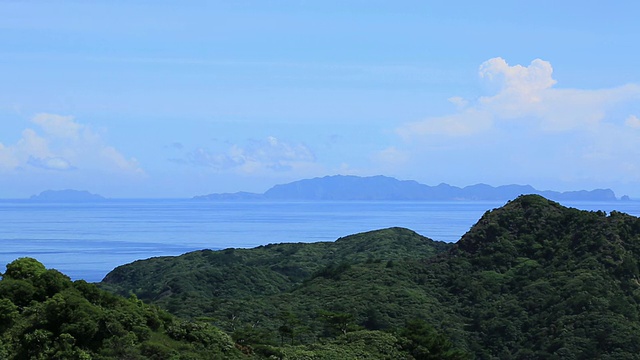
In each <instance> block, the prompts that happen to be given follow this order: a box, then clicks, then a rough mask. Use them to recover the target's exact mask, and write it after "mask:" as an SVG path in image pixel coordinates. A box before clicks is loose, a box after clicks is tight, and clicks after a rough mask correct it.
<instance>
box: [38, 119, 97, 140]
mask: <svg viewBox="0 0 640 360" xmlns="http://www.w3.org/2000/svg"><path fill="white" fill-rule="evenodd" d="M31 121H32V122H33V123H35V124H38V125H40V127H41V128H42V130H43V131H44V132H45V134H48V135H51V136H53V137H55V138H70V139H77V138H78V137H79V136H80V130H82V129H83V128H84V126H83V125H81V124H78V123H76V122H75V121H74V119H73V116H61V115H55V114H37V115H36V116H34V117H33V119H31Z"/></svg>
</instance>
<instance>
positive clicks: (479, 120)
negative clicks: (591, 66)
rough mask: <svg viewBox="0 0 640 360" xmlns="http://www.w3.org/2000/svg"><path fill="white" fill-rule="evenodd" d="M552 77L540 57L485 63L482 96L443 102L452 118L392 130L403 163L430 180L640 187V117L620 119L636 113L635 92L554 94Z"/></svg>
mask: <svg viewBox="0 0 640 360" xmlns="http://www.w3.org/2000/svg"><path fill="white" fill-rule="evenodd" d="M553 71H554V69H553V67H552V66H551V63H549V62H548V61H544V60H541V59H536V60H533V61H532V62H531V63H530V64H529V65H527V66H523V65H509V64H508V63H507V62H506V61H505V60H504V59H502V58H494V59H489V60H487V61H486V62H484V63H483V64H481V65H480V67H479V70H478V75H479V79H480V81H481V82H482V83H483V84H484V85H486V86H485V89H486V90H487V93H486V94H484V95H483V96H479V97H477V98H475V99H462V98H460V97H452V98H449V99H448V100H449V101H450V102H451V103H453V104H454V105H456V111H454V112H452V113H451V114H448V115H444V116H438V117H430V118H426V119H423V120H419V121H414V122H408V123H405V124H404V125H402V126H401V127H399V128H397V129H396V133H397V134H398V135H399V136H400V137H401V139H403V140H404V143H403V146H404V147H405V148H406V149H407V150H408V153H410V154H411V157H410V159H409V160H408V162H407V163H408V164H410V165H411V166H429V167H430V169H431V170H432V171H431V173H432V174H433V175H432V176H433V177H434V181H446V180H449V181H469V182H472V181H476V182H477V181H488V182H490V181H497V182H498V183H500V182H502V183H508V182H532V181H535V180H539V181H547V183H551V182H553V181H556V183H557V181H562V182H567V183H575V184H577V183H578V182H579V183H580V184H581V185H573V186H572V187H573V188H575V187H578V186H580V187H586V185H585V184H587V183H591V184H598V185H597V186H603V187H611V186H613V185H612V184H616V183H617V184H622V183H626V184H630V183H633V182H637V181H640V163H638V160H637V159H640V147H638V144H640V131H637V130H638V129H640V119H639V118H638V117H637V116H636V115H629V116H627V117H626V118H625V117H624V116H621V115H620V114H621V113H624V112H627V113H628V112H629V111H637V110H636V109H637V108H638V105H640V86H638V85H637V84H626V85H621V86H618V87H613V88H605V89H588V90H587V89H575V88H561V87H559V86H560V85H561V84H558V82H557V81H556V80H555V79H554V78H553V73H554V72H553ZM441 169H446V170H441ZM505 169H508V171H505ZM445 176H450V178H449V179H447V178H446V177H445ZM491 179H493V180H491ZM497 179H502V180H497ZM545 179H546V180H545ZM551 179H553V180H551ZM541 186H544V185H541Z"/></svg>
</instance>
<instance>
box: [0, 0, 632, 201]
mask: <svg viewBox="0 0 640 360" xmlns="http://www.w3.org/2000/svg"><path fill="white" fill-rule="evenodd" d="M433 3H434V2H426V1H375V0H367V1H301V0H299V1H207V2H198V1H190V2H178V1H155V2H151V1H130V2H125V1H85V2H80V1H64V0H60V1H47V2H45V1H35V0H34V1H0V13H2V19H1V20H0V79H1V81H0V95H1V96H0V197H2V198H21V197H27V196H30V195H32V194H36V193H39V192H40V191H43V190H46V189H66V188H72V189H79V190H88V191H91V192H94V193H99V194H102V195H104V196H108V197H191V196H194V195H201V194H207V193H212V192H235V191H253V192H263V191H265V190H267V189H268V188H270V187H271V186H273V185H275V184H279V183H286V182H290V181H294V180H299V179H303V178H311V177H317V176H325V175H334V174H352V175H361V176H369V175H387V176H393V177H396V178H399V179H411V180H417V181H419V182H422V183H424V184H428V185H437V184H439V183H441V182H446V183H449V184H452V185H457V186H466V185H472V184H476V183H487V184H490V185H494V186H497V185H503V184H514V183H515V184H531V185H533V186H534V187H536V188H538V189H541V190H546V189H550V190H559V191H564V190H577V189H595V188H611V189H613V190H614V191H615V192H616V194H617V195H618V196H621V195H624V194H628V195H631V196H632V197H637V198H640V186H639V185H640V70H638V67H637V64H638V60H637V59H638V55H640V50H638V47H637V35H638V34H640V22H638V21H637V14H638V13H640V5H638V4H636V3H635V2H629V1H625V2H615V3H613V2H611V3H609V2H601V1H582V2H580V3H579V4H577V3H576V2H572V1H571V2H570V1H567V2H562V1H536V2H530V1H529V2H519V1H509V2H507V1H500V2H499V1H485V2H476V1H457V2H447V3H446V4H445V2H438V3H437V4H433Z"/></svg>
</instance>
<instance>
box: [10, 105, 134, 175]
mask: <svg viewBox="0 0 640 360" xmlns="http://www.w3.org/2000/svg"><path fill="white" fill-rule="evenodd" d="M31 122H32V123H33V124H35V125H37V126H38V127H37V128H36V129H32V128H27V129H25V130H24V131H23V132H22V137H21V138H20V139H19V140H18V141H17V142H16V143H15V144H13V145H2V146H0V170H3V171H5V172H7V171H14V170H18V169H21V170H29V169H40V170H45V171H52V170H55V171H68V170H79V171H83V170H89V171H98V172H109V173H110V174H118V173H120V174H142V173H143V171H142V169H141V168H140V166H139V165H138V163H137V161H136V160H135V159H128V158H126V157H125V156H124V155H123V154H122V153H120V152H119V151H118V150H117V149H115V148H114V147H113V146H110V145H107V144H106V143H105V141H104V140H103V139H102V137H101V136H100V135H99V134H97V133H95V132H94V131H93V130H92V129H91V128H90V127H89V126H88V125H83V124H80V123H78V122H76V121H75V120H74V118H73V117H71V116H61V115H55V114H38V115H36V116H34V117H33V118H32V119H31Z"/></svg>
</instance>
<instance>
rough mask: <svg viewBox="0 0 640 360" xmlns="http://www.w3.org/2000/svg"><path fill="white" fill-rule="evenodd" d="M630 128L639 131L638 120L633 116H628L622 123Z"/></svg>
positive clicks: (639, 122) (639, 124) (639, 121)
mask: <svg viewBox="0 0 640 360" xmlns="http://www.w3.org/2000/svg"><path fill="white" fill-rule="evenodd" d="M624 124H625V125H627V126H628V127H630V128H634V129H640V119H638V117H637V116H635V115H630V116H629V117H628V118H627V120H625V122H624Z"/></svg>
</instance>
